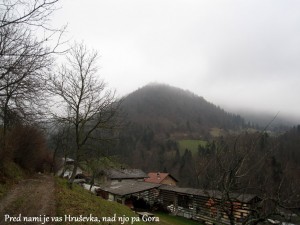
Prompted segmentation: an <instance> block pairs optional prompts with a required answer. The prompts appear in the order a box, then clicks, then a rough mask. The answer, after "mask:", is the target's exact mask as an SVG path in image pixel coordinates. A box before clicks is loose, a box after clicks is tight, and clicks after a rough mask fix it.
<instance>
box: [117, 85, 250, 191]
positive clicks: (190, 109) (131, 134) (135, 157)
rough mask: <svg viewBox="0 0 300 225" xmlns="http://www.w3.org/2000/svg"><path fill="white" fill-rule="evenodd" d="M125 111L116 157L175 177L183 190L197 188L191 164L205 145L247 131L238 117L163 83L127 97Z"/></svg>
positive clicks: (138, 166) (131, 164)
mask: <svg viewBox="0 0 300 225" xmlns="http://www.w3.org/2000/svg"><path fill="white" fill-rule="evenodd" d="M122 109H123V112H124V114H125V121H126V122H125V124H126V125H125V127H124V129H123V130H122V131H121V133H120V142H119V144H118V145H117V146H116V147H115V149H114V151H113V154H116V155H120V158H121V159H122V161H123V162H125V163H127V164H129V165H130V166H132V167H136V168H142V169H144V170H145V171H168V172H171V173H172V174H173V175H175V176H176V177H177V178H179V180H181V183H182V185H190V186H195V185H196V182H195V179H194V178H193V174H194V168H193V167H192V164H191V162H192V161H193V155H195V154H197V152H198V148H199V147H201V145H203V146H206V143H207V141H209V140H211V139H212V137H216V136H222V135H226V134H229V133H236V132H240V131H241V130H242V129H243V128H245V127H246V125H245V123H244V120H243V119H242V118H241V117H240V116H239V115H234V114H230V113H227V112H225V111H224V110H223V109H221V108H220V107H218V106H215V105H213V104H212V103H209V102H207V101H206V100H205V99H204V98H202V97H199V96H197V95H195V94H193V93H191V92H189V91H185V90H182V89H179V88H175V87H171V86H168V85H164V84H150V85H147V86H145V87H143V88H140V89H138V90H137V91H135V92H133V93H131V94H129V95H128V96H126V97H125V99H124V101H123V103H122ZM187 174H188V176H187ZM180 178H182V179H180Z"/></svg>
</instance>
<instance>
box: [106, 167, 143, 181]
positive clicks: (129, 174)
mask: <svg viewBox="0 0 300 225" xmlns="http://www.w3.org/2000/svg"><path fill="white" fill-rule="evenodd" d="M105 173H106V175H107V176H108V177H109V178H110V179H144V178H146V177H148V175H147V174H146V173H145V172H144V171H142V170H140V169H110V170H106V171H105Z"/></svg>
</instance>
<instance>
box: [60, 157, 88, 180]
mask: <svg viewBox="0 0 300 225" xmlns="http://www.w3.org/2000/svg"><path fill="white" fill-rule="evenodd" d="M73 169H74V159H71V158H62V159H61V162H60V165H59V168H58V170H57V172H56V176H59V177H63V178H67V179H69V178H70V177H71V175H72V172H73ZM85 178H86V176H85V175H84V172H83V169H82V168H81V167H80V166H78V167H77V171H76V176H75V179H85Z"/></svg>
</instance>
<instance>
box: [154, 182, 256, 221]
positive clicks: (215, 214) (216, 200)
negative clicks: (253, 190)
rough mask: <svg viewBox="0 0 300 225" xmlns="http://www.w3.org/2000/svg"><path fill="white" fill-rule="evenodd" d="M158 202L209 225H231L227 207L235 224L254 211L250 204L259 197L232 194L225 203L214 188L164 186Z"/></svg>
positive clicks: (170, 209) (181, 214)
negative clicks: (229, 200)
mask: <svg viewBox="0 0 300 225" xmlns="http://www.w3.org/2000/svg"><path fill="white" fill-rule="evenodd" d="M158 189H159V191H160V195H159V201H160V202H161V204H162V205H163V206H164V207H165V208H166V209H168V210H169V211H170V212H172V213H173V214H174V215H178V216H183V217H186V218H191V219H194V220H199V221H203V222H205V223H210V224H230V221H229V217H228V212H227V211H226V210H227V209H228V210H229V209H230V210H231V213H232V215H233V216H234V220H235V223H236V224H239V223H240V224H241V223H242V221H243V220H245V219H246V218H247V217H248V216H249V214H250V213H251V207H252V205H253V204H256V203H257V202H259V201H260V199H259V198H258V197H257V196H256V195H251V194H237V193H233V194H231V196H230V197H231V202H222V194H221V193H220V192H218V191H214V190H201V189H194V188H179V187H174V186H169V185H162V186H160V187H159V188H158Z"/></svg>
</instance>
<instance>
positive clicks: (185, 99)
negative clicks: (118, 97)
mask: <svg viewBox="0 0 300 225" xmlns="http://www.w3.org/2000/svg"><path fill="white" fill-rule="evenodd" d="M123 110H124V112H125V113H126V115H127V119H128V120H129V121H130V122H131V123H135V124H139V125H141V126H143V127H149V128H151V129H152V130H153V131H155V132H164V133H169V134H175V133H177V134H185V135H186V134H195V133H197V134H199V135H207V134H209V132H210V131H211V129H212V128H219V129H222V130H239V129H241V128H243V127H245V122H244V119H243V118H242V117H241V116H239V115H235V114H232V113H228V112H226V111H225V110H223V109H221V108H220V107H218V106H216V105H214V104H212V103H210V102H208V101H206V100H205V99H204V98H203V97H200V96H197V95H196V94H194V93H192V92H190V91H187V90H183V89H180V88H177V87H172V86H169V85H166V84H157V83H152V84H148V85H146V86H144V87H142V88H140V89H138V90H136V91H134V92H132V93H131V94H129V95H128V96H126V97H125V99H124V102H123Z"/></svg>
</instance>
